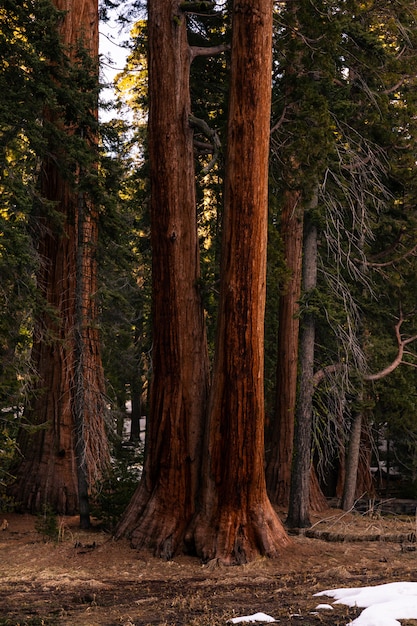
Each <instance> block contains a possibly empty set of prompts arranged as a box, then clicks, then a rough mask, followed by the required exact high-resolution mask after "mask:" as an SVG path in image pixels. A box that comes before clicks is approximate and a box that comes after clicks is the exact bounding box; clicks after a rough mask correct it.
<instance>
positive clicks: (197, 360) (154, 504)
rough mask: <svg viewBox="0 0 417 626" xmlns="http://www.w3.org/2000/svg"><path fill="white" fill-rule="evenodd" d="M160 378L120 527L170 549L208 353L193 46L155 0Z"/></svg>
mask: <svg viewBox="0 0 417 626" xmlns="http://www.w3.org/2000/svg"><path fill="white" fill-rule="evenodd" d="M148 33H149V63H148V66H149V102H150V109H149V156H150V180H151V226H152V259H153V261H152V272H153V353H152V365H153V380H152V388H151V400H150V415H149V424H148V431H147V451H146V460H145V466H144V472H143V477H142V480H141V482H140V484H139V486H138V489H137V491H136V493H135V494H134V497H133V499H132V501H131V503H130V505H129V507H128V509H127V511H126V513H125V515H124V517H123V519H122V521H121V523H120V524H119V527H118V529H117V532H116V536H117V537H120V536H122V535H128V536H129V537H130V538H131V542H132V545H133V546H134V547H136V548H141V547H145V548H149V549H151V550H152V551H153V552H154V554H155V555H158V556H162V557H164V558H171V557H172V556H173V555H174V554H175V553H177V552H179V551H180V550H181V549H182V548H183V539H184V533H185V530H186V528H187V526H188V524H189V522H190V520H191V517H192V516H193V514H194V512H195V502H196V494H197V483H198V476H199V471H200V459H201V445H202V435H203V420H204V414H205V411H206V408H207V393H208V355H207V345H206V335H205V325H204V316H203V308H202V304H201V299H200V294H199V290H198V283H199V276H200V269H199V250H198V238H197V223H196V200H195V183H194V180H195V177H194V156H193V134H192V130H191V127H190V124H189V116H190V95H189V70H190V62H191V52H190V49H189V47H188V44H187V35H186V24H185V17H184V14H183V12H182V11H181V10H180V8H179V3H169V2H166V1H165V0H153V2H151V3H150V4H149V16H148Z"/></svg>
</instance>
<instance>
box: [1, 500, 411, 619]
mask: <svg viewBox="0 0 417 626" xmlns="http://www.w3.org/2000/svg"><path fill="white" fill-rule="evenodd" d="M3 517H5V518H7V520H8V527H7V528H6V529H5V530H3V531H1V532H0V626H6V625H7V626H16V625H17V624H19V625H21V626H25V625H28V626H29V625H31V626H35V625H41V624H45V625H55V624H59V625H63V626H67V625H68V626H70V625H71V626H96V625H97V626H111V625H112V626H113V625H116V624H117V625H120V624H122V625H124V626H148V625H149V626H150V625H152V626H155V625H158V626H180V625H181V626H182V625H184V626H185V625H187V626H220V625H222V626H223V625H225V624H226V622H227V620H228V619H229V618H231V617H234V616H239V615H248V614H252V613H255V612H258V611H262V612H264V613H267V614H269V615H273V616H274V617H275V618H276V619H279V620H280V624H290V625H296V624H299V625H301V624H302V625H303V626H313V625H314V626H318V625H323V624H324V625H326V624H327V625H328V626H330V625H331V626H342V625H345V624H347V623H348V622H349V621H350V620H351V619H352V618H353V617H354V616H356V615H357V614H358V611H356V610H354V609H349V608H347V607H343V606H338V607H337V608H335V610H334V611H332V612H324V611H322V612H320V613H319V614H315V612H314V609H315V606H316V605H317V604H318V601H317V599H315V598H314V597H313V594H314V593H315V592H317V591H322V590H324V589H328V588H334V587H344V586H349V587H354V586H360V585H363V584H367V585H369V584H381V583H384V582H391V581H395V580H397V581H398V580H417V559H416V556H417V554H416V552H414V547H415V544H414V543H410V542H408V541H407V539H404V537H406V536H407V535H410V538H412V533H414V532H415V526H416V521H415V519H414V518H411V517H398V516H395V517H394V516H393V517H391V518H386V517H381V518H376V517H371V516H367V515H358V514H351V513H349V514H346V513H343V512H342V511H339V510H334V509H331V510H330V509H329V510H328V511H326V512H325V514H322V515H320V516H314V519H313V529H314V531H319V533H317V534H318V535H320V533H323V532H325V533H331V536H333V535H335V536H337V537H338V538H339V539H340V538H341V536H343V535H344V536H348V537H350V539H351V541H340V540H339V541H324V540H322V539H316V538H308V537H306V536H303V535H298V536H294V537H293V541H292V545H291V546H290V547H289V548H288V549H286V550H285V551H283V553H282V555H281V558H280V559H277V560H273V561H271V560H268V559H259V560H258V561H256V562H254V563H251V564H248V565H245V566H240V567H230V568H224V567H220V568H217V569H209V568H208V567H205V566H203V565H201V563H200V562H199V561H198V560H197V559H194V558H191V557H186V556H182V557H178V558H176V559H175V560H174V561H170V562H164V561H161V560H158V559H154V558H152V557H151V556H149V554H143V553H138V552H136V551H134V550H131V549H130V547H129V545H128V542H127V541H124V540H121V541H118V542H115V541H113V540H112V538H111V537H109V535H106V534H104V533H102V532H101V531H100V530H99V529H98V528H97V529H95V530H92V531H81V530H79V529H78V527H77V518H64V519H62V520H61V524H60V531H61V532H60V540H59V541H58V542H52V541H45V539H44V537H43V536H42V535H41V534H39V533H38V532H37V531H36V529H35V523H36V518H33V517H31V516H27V515H15V514H13V515H4V516H3ZM1 521H2V520H0V522H1ZM376 535H378V541H376V540H373V541H366V540H365V541H357V540H355V539H357V538H360V537H362V538H364V537H366V536H373V537H375V536H376ZM394 535H397V536H398V537H403V540H402V542H400V543H396V542H395V541H392V540H390V541H386V540H384V539H385V538H386V537H391V539H392V537H393V536H394ZM327 538H328V536H327ZM320 600H321V601H323V599H322V598H321V599H320ZM413 623H415V622H413V621H409V622H408V624H409V625H410V626H411V624H413Z"/></svg>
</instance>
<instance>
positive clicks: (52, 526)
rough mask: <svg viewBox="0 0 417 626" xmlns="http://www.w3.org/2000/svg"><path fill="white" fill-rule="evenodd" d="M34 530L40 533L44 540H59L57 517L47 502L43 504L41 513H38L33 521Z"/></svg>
mask: <svg viewBox="0 0 417 626" xmlns="http://www.w3.org/2000/svg"><path fill="white" fill-rule="evenodd" d="M35 530H36V532H38V533H39V534H40V535H42V536H43V538H44V539H45V540H48V539H51V540H53V541H58V540H59V535H60V532H59V526H58V517H57V515H56V513H55V512H54V510H53V509H52V508H51V507H50V506H49V504H44V506H43V510H42V513H38V515H37V520H36V522H35Z"/></svg>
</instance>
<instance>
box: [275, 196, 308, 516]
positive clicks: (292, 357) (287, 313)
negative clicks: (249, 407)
mask: <svg viewBox="0 0 417 626" xmlns="http://www.w3.org/2000/svg"><path fill="white" fill-rule="evenodd" d="M300 196H301V194H300V192H298V191H287V192H286V194H285V202H284V207H283V210H282V214H281V236H282V240H283V246H284V256H285V262H286V265H287V268H288V270H289V271H290V278H289V280H288V282H287V284H286V285H285V288H284V292H283V293H282V294H281V296H280V300H279V311H278V318H279V321H278V352H277V376H276V402H275V415H274V416H273V419H272V420H271V422H270V425H269V429H268V447H267V454H266V461H267V462H266V483H267V488H268V495H269V497H270V499H271V502H273V503H274V504H276V505H278V506H284V507H287V506H288V501H289V495H290V484H291V466H292V456H293V440H294V416H295V405H296V397H297V370H298V337H299V326H300V322H299V316H298V311H299V300H300V295H301V279H302V253H303V211H304V207H303V206H300V205H301V197H300Z"/></svg>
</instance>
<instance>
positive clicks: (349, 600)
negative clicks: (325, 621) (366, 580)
mask: <svg viewBox="0 0 417 626" xmlns="http://www.w3.org/2000/svg"><path fill="white" fill-rule="evenodd" d="M315 596H328V597H330V598H335V600H336V601H335V602H334V604H346V605H347V606H357V607H360V608H364V609H365V610H364V611H362V613H361V614H360V615H359V617H357V618H356V619H354V620H353V622H350V624H351V626H401V624H400V622H399V621H398V620H400V619H413V618H414V619H417V583H410V582H402V583H401V582H399V583H387V584H385V585H378V586H375V587H358V588H352V587H351V588H346V589H328V590H327V591H321V592H320V593H316V594H315ZM319 606H320V605H319ZM316 608H318V607H316Z"/></svg>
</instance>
